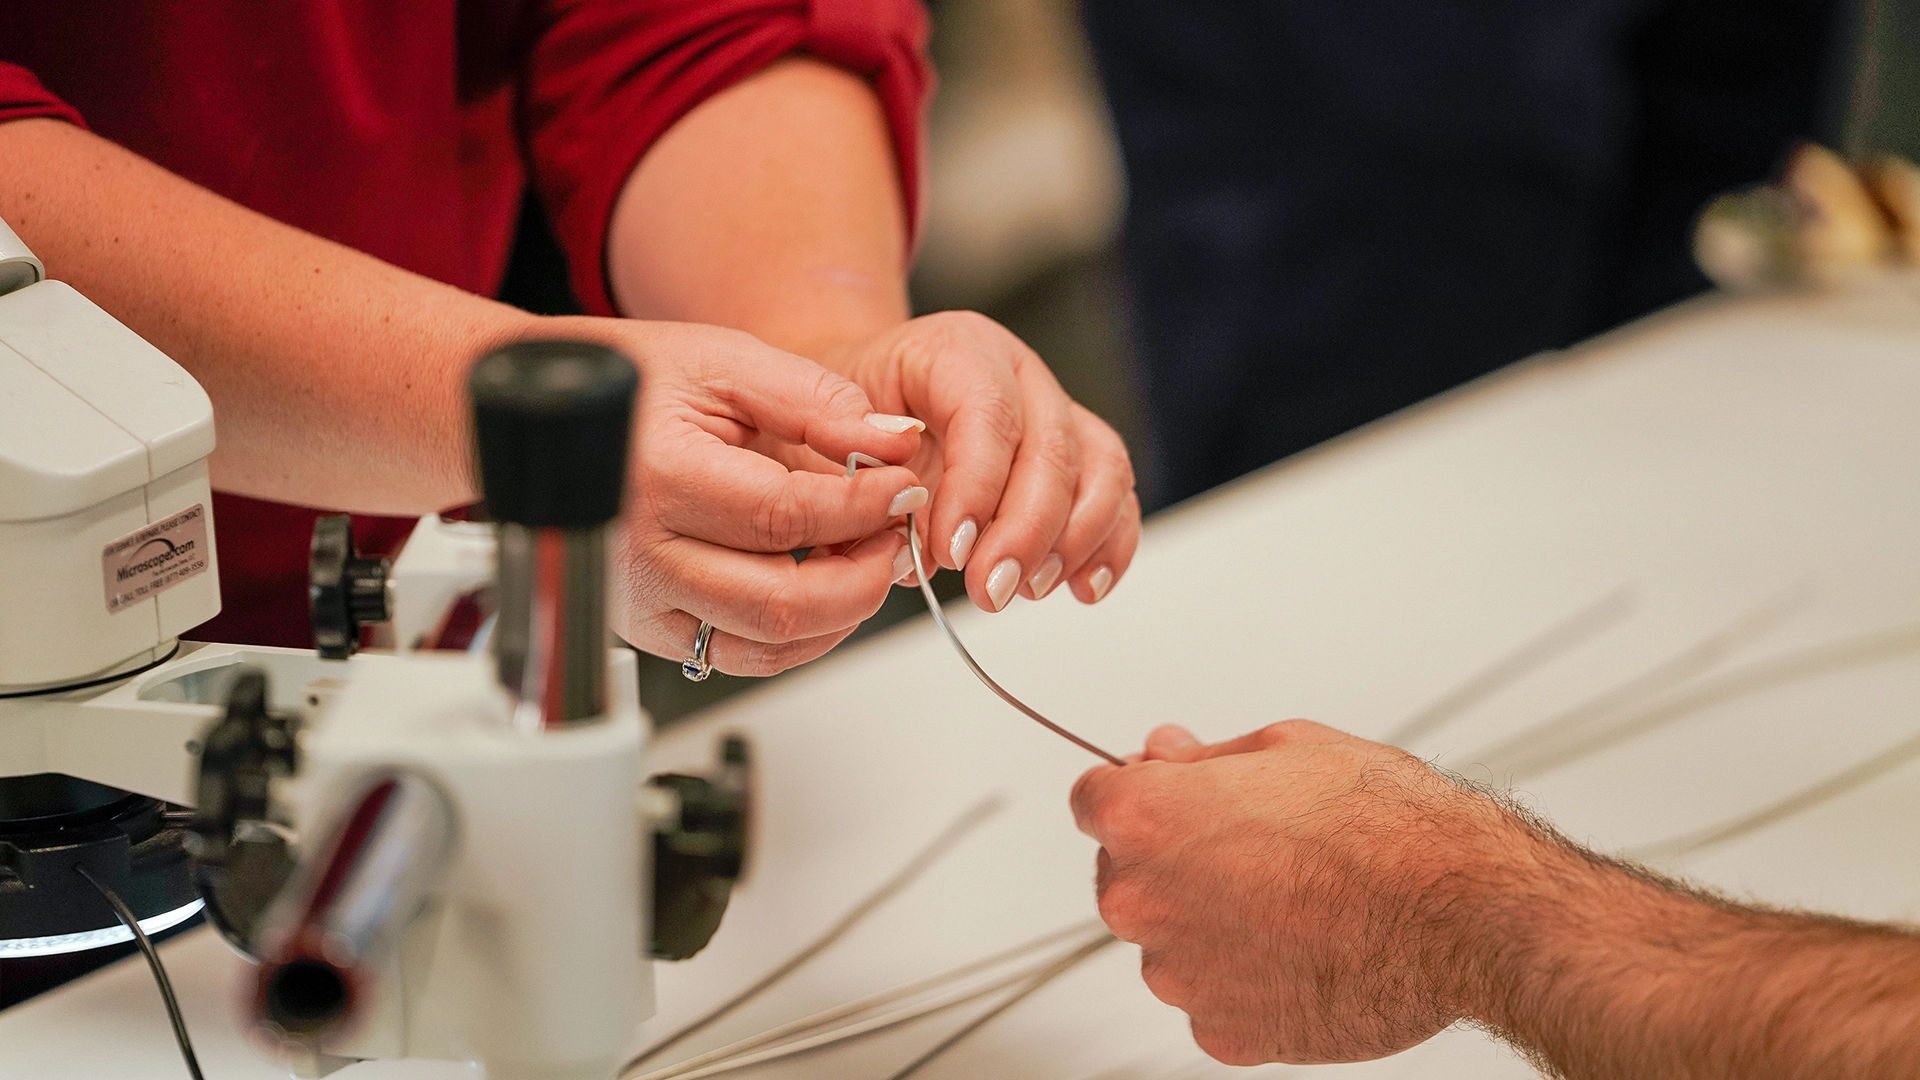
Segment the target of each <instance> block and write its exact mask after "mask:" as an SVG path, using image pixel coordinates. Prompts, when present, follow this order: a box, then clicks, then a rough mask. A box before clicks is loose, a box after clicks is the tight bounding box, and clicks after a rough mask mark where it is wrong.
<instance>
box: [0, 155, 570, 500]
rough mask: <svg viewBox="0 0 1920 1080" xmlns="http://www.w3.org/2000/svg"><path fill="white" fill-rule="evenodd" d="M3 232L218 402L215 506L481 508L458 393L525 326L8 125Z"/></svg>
mask: <svg viewBox="0 0 1920 1080" xmlns="http://www.w3.org/2000/svg"><path fill="white" fill-rule="evenodd" d="M0 218H4V219H5V220H6V221H7V222H8V223H9V224H11V225H12V226H13V228H14V230H15V231H16V232H18V233H19V234H20V237H21V238H22V239H23V240H25V241H26V242H27V244H28V245H29V246H30V247H32V248H33V249H34V252H35V253H36V254H38V255H39V256H40V258H41V260H42V261H43V262H45V263H46V265H47V271H48V273H49V275H50V276H52V277H55V278H58V279H60V280H62V281H65V282H67V283H69V284H71V285H73V287H74V288H76V289H78V290H80V292H82V293H84V294H85V295H86V296H87V297H88V298H89V299H91V300H93V301H94V302H95V303H97V304H99V305H100V306H101V307H102V308H104V309H106V310H107V311H108V312H109V313H110V314H112V315H113V316H114V317H115V318H118V319H119V320H120V321H121V322H123V323H125V324H127V326H129V327H130V328H132V329H133V330H134V331H135V332H137V333H139V334H140V335H141V336H142V337H144V338H146V339H147V340H148V341H151V342H152V343H153V344H154V345H156V346H158V347H159V348H160V349H161V350H162V351H164V352H166V353H167V354H168V355H169V356H172V357H173V358H174V359H175V360H177V361H178V362H179V363H180V364H181V365H182V366H184V367H185V368H187V370H188V371H190V372H192V373H193V376H194V377H195V378H196V379H198V380H199V381H200V383H201V384H202V385H203V386H204V387H205V388H206V390H207V392H208V394H209V395H210V396H211V397H212V398H213V401H214V403H215V407H216V417H215V422H216V426H217V432H218V437H219V449H217V450H216V451H215V453H214V457H213V462H212V466H213V478H214V483H215V485H216V486H218V487H220V488H221V489H222V490H226V491H232V492H236V493H239V494H244V495H252V496H257V497H264V498H272V499H278V500H282V501H289V502H299V503H306V504H311V505H316V506H326V507H340V508H348V509H353V510H358V511H364V512H381V513H396V514H413V513H424V512H428V511H431V510H434V509H438V508H442V507H445V506H449V505H453V504H457V503H460V502H463V501H466V500H469V499H471V498H472V497H473V482H472V478H471V476H470V475H469V468H470V467H469V464H468V454H467V453H466V449H465V448H466V443H467V432H466V426H465V424H466V422H465V419H464V406H463V403H462V390H461V380H462V377H463V375H464V372H465V370H466V367H467V365H468V364H469V363H471V362H472V360H473V358H474V357H475V356H476V355H478V354H479V353H481V352H482V351H484V350H486V349H487V348H489V347H491V346H493V345H495V344H497V343H499V342H501V341H504V340H507V339H510V338H512V337H515V336H520V335H524V334H527V333H529V332H531V330H532V328H533V327H534V326H535V325H536V321H535V320H534V319H533V318H532V317H531V316H527V315H524V314H523V313H520V312H518V311H515V310H514V309H512V308H510V307H507V306H505V305H503V304H497V303H494V302H493V301H490V300H486V299H483V298H481V297H477V296H474V295H472V294H470V293H466V292H462V291H461V290H459V289H456V288H453V287H451V286H448V285H443V284H440V283H438V282H435V281H432V280H430V279H427V278H424V277H421V276H419V275H417V274H412V273H409V272H407V271H405V270H401V269H399V268H398V267H395V266H393V265H391V264H388V263H385V262H382V261H380V260H378V259H375V258H373V257H372V256H369V255H365V254H362V253H360V252H357V251H354V250H352V249H351V248H347V247H344V246H342V245H340V244H336V243H333V242H331V241H328V240H324V239H321V238H320V237H317V236H314V235H312V234H310V233H306V232H303V231H301V230H299V229H296V228H293V227H291V226H288V225H284V224H281V223H279V222H276V221H274V220H272V219H270V218H267V217H265V216H264V215H261V214H258V213H255V212H254V211H252V210H248V209H246V208H245V207H242V206H239V205H238V204H235V203H233V202H230V201H229V200H227V199H224V198H222V197H220V196H218V195H215V194H214V193H212V192H210V191H207V190H206V189H204V188H201V187H199V186H197V185H195V184H192V183H190V182H188V181H186V180H184V179H182V178H180V177H178V176H176V175H174V174H172V173H170V172H168V171H166V170H165V169H162V168H160V167H159V166H156V165H154V164H152V163H151V162H148V161H146V160H145V159H143V158H140V157H139V156H137V155H135V154H132V153H130V152H128V151H126V150H124V149H122V148H120V147H118V146H116V145H114V144H113V143H111V142H108V141H107V140H105V139H101V138H99V137H97V136H94V135H92V134H89V133H88V132H85V131H82V130H80V129H79V128H76V127H73V126H72V125H69V124H65V123H62V122H59V121H55V120H22V121H16V122H14V123H8V124H0Z"/></svg>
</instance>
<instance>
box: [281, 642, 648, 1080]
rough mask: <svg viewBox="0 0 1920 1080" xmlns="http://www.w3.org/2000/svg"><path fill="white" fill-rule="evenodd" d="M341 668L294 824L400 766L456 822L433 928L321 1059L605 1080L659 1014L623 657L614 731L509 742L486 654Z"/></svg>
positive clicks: (414, 657) (615, 688) (506, 1078)
mask: <svg viewBox="0 0 1920 1080" xmlns="http://www.w3.org/2000/svg"><path fill="white" fill-rule="evenodd" d="M342 666H343V667H344V669H345V670H344V674H345V676H346V678H345V686H344V688H343V689H342V690H341V691H340V692H339V695H338V696H337V697H335V698H334V699H333V700H332V702H331V703H329V704H328V705H327V706H326V707H325V709H324V711H323V712H322V713H321V714H320V715H319V716H318V717H317V718H316V719H315V720H314V722H313V723H312V724H311V725H310V727H309V728H308V729H307V731H306V732H304V733H303V734H302V736H301V747H302V753H303V757H304V760H303V763H302V766H301V773H300V776H299V778H298V779H297V781H296V782H295V784H294V785H293V786H292V789H291V790H290V792H289V795H288V801H289V803H290V804H291V805H292V806H293V807H294V811H295V814H294V816H295V820H296V821H297V822H299V823H301V824H303V825H305V824H307V823H311V822H316V821H325V820H330V819H331V818H333V817H334V816H336V813H337V807H336V800H337V799H338V797H339V795H340V793H341V792H343V791H345V790H350V789H351V787H352V784H353V782H354V781H355V780H356V779H358V778H359V777H361V776H364V775H365V774H366V773H367V772H368V771H369V770H373V769H380V768H384V767H389V766H399V767H404V768H407V769H410V770H414V771H416V772H418V773H420V774H422V775H424V776H426V777H428V778H430V779H431V780H432V781H433V782H434V784H435V785H436V786H437V787H438V788H439V789H440V790H441V791H443V792H445V793H446V794H447V796H448V797H449V798H450V799H451V800H452V802H453V804H454V808H455V813H456V815H457V818H458V823H457V838H456V841H455V844H456V851H455V854H454V857H453V862H452V864H451V866H450V868H449V870H448V872H447V875H446V878H445V880H444V883H443V886H442V889H441V893H440V896H439V903H438V905H437V911H436V912H435V913H434V914H433V915H432V916H431V917H423V918H421V919H419V920H418V922H417V923H416V925H415V926H414V927H413V928H412V930H411V931H410V932H409V934H408V938H407V940H406V941H405V942H404V943H403V945H402V947H401V949H400V957H399V959H398V960H397V965H398V970H394V971H391V972H389V973H387V976H386V977H385V978H384V979H382V985H381V987H380V988H379V989H378V990H377V991H376V1002H377V1003H376V1004H375V1006H374V1013H375V1015H373V1016H370V1017H368V1018H367V1020H366V1022H365V1023H363V1024H362V1025H361V1026H360V1028H359V1030H357V1031H355V1032H352V1033H350V1038H349V1040H348V1041H344V1042H340V1043H335V1044H332V1045H329V1046H327V1047H326V1050H327V1052H329V1053H332V1054H337V1055H339V1056H342V1057H359V1058H365V1057H379V1058H399V1057H416V1058H440V1059H451V1060H472V1061H479V1062H481V1063H483V1064H484V1065H485V1067H486V1075H487V1077H488V1080H608V1078H610V1077H612V1076H613V1073H614V1070H615V1067H616V1066H617V1065H618V1063H619V1061H620V1057H621V1052H622V1050H623V1049H624V1048H625V1046H626V1044H627V1042H628V1040H629V1039H630V1038H631V1037H632V1035H633V1032H634V1028H635V1027H636V1026H637V1025H638V1024H639V1023H640V1021H641V1020H644V1019H645V1018H646V1017H648V1016H649V1015H651V1014H652V1011H653V984H652V967H651V964H650V962H649V960H648V959H647V958H646V955H645V951H646V948H647V941H648V934H647V928H646V917H647V912H648V909H647V906H646V905H645V904H643V903H642V898H643V897H646V896H650V895H651V892H650V890H649V888H648V885H647V874H646V872H645V871H646V863H645V860H646V858H647V852H648V849H647V848H645V847H644V846H643V844H642V839H643V838H642V834H641V826H640V821H639V809H638V805H637V802H638V792H639V791H640V752H641V745H642V740H643V732H644V729H645V723H644V720H643V718H642V713H641V711H640V702H639V695H638V687H637V680H636V678H635V671H636V666H635V663H634V658H633V654H632V653H631V652H630V651H628V650H625V649H620V650H616V651H615V653H614V654H613V657H612V671H611V673H610V674H611V679H610V684H611V689H612V694H611V697H612V700H611V702H610V704H609V714H608V717H607V719H605V720H603V721H599V722H596V723H588V724H582V725H578V726H575V727H569V728H566V729H561V730H554V731H540V732H525V731H520V730H517V729H516V728H515V727H514V725H513V721H512V715H511V714H512V708H511V704H510V703H509V701H508V700H507V698H506V695H505V694H504V693H503V692H502V691H501V690H500V688H499V686H498V684H497V683H496V682H495V680H494V674H493V666H492V663H491V661H490V659H489V658H488V657H486V656H484V655H467V654H461V653H431V652H427V653H414V654H411V655H407V656H397V657H396V656H384V655H379V654H374V653H361V654H359V655H357V656H355V657H354V658H353V659H352V660H350V661H348V662H347V663H346V664H345V665H342Z"/></svg>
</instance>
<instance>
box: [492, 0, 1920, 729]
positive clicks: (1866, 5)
mask: <svg viewBox="0 0 1920 1080" xmlns="http://www.w3.org/2000/svg"><path fill="white" fill-rule="evenodd" d="M928 8H929V11H930V12H931V14H932V16H933V20H934V28H935V29H934V34H933V38H932V51H933V58H934V61H935V64H936V66H937V68H938V70H939V77H940V81H939V90H938V93H937V95H936V97H935V99H934V101H933V104H932V108H931V113H930V117H929V120H930V124H929V142H930V151H929V152H930V157H929V169H928V176H929V180H928V190H927V197H928V204H927V214H926V218H925V220H926V232H925V236H924V238H923V242H922V248H921V252H920V256H919V260H918V262H917V264H916V269H915V273H914V278H913V296H914V302H915V307H916V309H917V310H918V311H919V312H923V313H924V312H929V311H938V310H943V309H949V308H966V309H974V310H979V311H982V312H984V313H986V314H988V315H989V316H992V317H993V318H995V319H997V320H998V321H1000V322H1001V323H1003V324H1004V325H1006V326H1007V327H1009V328H1010V329H1011V330H1013V331H1014V332H1015V333H1016V334H1018V335H1019V336H1020V337H1021V338H1023V339H1024V340H1025V341H1026V342H1027V343H1028V344H1030V345H1031V346H1033V347H1034V348H1035V349H1036V350H1037V351H1038V352H1039V353H1040V355H1041V356H1043V357H1044V358H1045V359H1046V360H1047V361H1048V363H1049V364H1051V365H1052V367H1053V368H1054V370H1055V371H1056V372H1057V373H1058V375H1059V377H1060V380H1061V382H1062V383H1063V384H1064V385H1065V386H1066V388H1067V389H1068V391H1069V392H1070V393H1072V394H1073V396H1074V397H1075V398H1077V399H1078V400H1080V401H1081V402H1082V403H1084V404H1085V405H1087V406H1088V407H1089V408H1091V409H1092V410H1094V411H1095V412H1096V413H1098V414H1100V415H1101V416H1102V417H1104V418H1105V419H1106V420H1107V421H1108V422H1109V423H1111V424H1112V425H1113V426H1114V427H1115V428H1116V429H1117V430H1118V431H1119V432H1120V433H1121V435H1122V436H1123V437H1124V438H1125V439H1126V441H1127V444H1128V446H1129V447H1130V449H1131V450H1132V452H1133V455H1134V460H1135V462H1136V467H1137V470H1138V472H1139V474H1140V478H1141V481H1140V483H1141V495H1142V499H1143V502H1144V504H1145V505H1146V506H1147V507H1148V508H1149V510H1150V511H1152V510H1159V509H1162V508H1165V507H1166V506H1169V505H1172V504H1174V503H1176V502H1178V501H1180V500H1182V499H1186V498H1189V497H1191V496H1193V495H1195V494H1198V493H1200V492H1202V491H1205V490H1207V489H1209V488H1211V487H1213V486H1215V485H1217V484H1220V483H1223V482H1226V481H1228V480H1231V479H1232V478H1234V477H1236V476H1238V475H1241V474H1244V473H1246V472H1248V471H1251V470H1253V469H1256V468H1259V467H1261V466H1263V465H1265V464H1267V463H1269V462H1272V461H1275V460H1278V459H1280V458H1282V457H1285V456H1287V455H1289V454H1292V453H1295V452H1298V451H1300V450H1302V449H1305V448H1307V447H1310V446H1313V445H1315V444H1318V443H1320V442H1322V441H1324V440H1326V439H1329V438H1333V437H1336V436H1338V435H1340V434H1341V433H1343V432H1345V431H1348V430H1351V429H1353V428H1355V427H1357V426H1359V425H1362V424H1365V423H1367V422H1369V421H1371V420H1373V419H1376V418H1378V417H1380V416H1384V415H1386V414H1388V413H1390V412H1393V411H1395V410H1397V409H1400V408H1403V407H1405V406H1407V405H1410V404H1412V403H1414V402H1416V401H1419V400H1421V399H1423V398H1426V397H1429V396H1431V395H1433V394H1435V393H1438V392H1441V391H1443V390H1445V389H1447V388H1449V387H1451V386H1455V385H1458V384H1459V383H1462V382H1465V381H1467V380H1470V379H1472V378H1475V377H1477V376H1479V375H1481V374H1484V373H1486V372H1488V371H1491V370H1493V369H1495V368H1497V367H1500V366H1503V365H1505V364H1507V363H1510V362H1512V361H1515V360H1518V359H1521V358H1523V357H1525V356H1528V355H1531V354H1533V353H1536V352H1539V351H1541V350H1544V349H1552V348H1558V347H1563V346H1566V345H1570V344H1572V343H1574V342H1576V341H1579V340H1581V339H1584V338H1587V337H1590V336H1592V335H1594V334H1596V333H1599V332H1601V331H1604V330H1606V329H1608V328H1611V327H1613V326H1616V325H1619V324H1621V323H1623V322H1626V321H1628V320H1631V319H1633V318H1636V317H1638V316H1640V315H1643V314H1645V313H1647V312H1650V311H1653V310H1656V309H1658V308H1661V307H1664V306H1667V305H1670V304H1672V303H1674V302H1677V301H1680V300H1683V299H1686V298H1687V297H1689V296H1692V295H1695V294H1697V293H1700V292H1702V291H1704V290H1706V289H1707V288H1708V287H1709V282H1708V281H1707V279H1706V278H1705V277H1704V276H1703V275H1702V274H1701V272H1700V270H1699V269H1697V267H1696V265H1695V260H1694V258H1693V253H1692V246H1691V244H1692V236H1693V229H1694V223H1695V220H1696V219H1697V218H1698V217H1699V215H1700V212H1701V209H1702V208H1703V207H1704V206H1706V205H1707V204H1708V203H1709V202H1710V201H1711V200H1712V199H1713V198H1714V197H1715V196H1716V195H1720V194H1723V193H1725V192H1728V191H1732V190H1737V189H1742V188H1748V187H1752V186H1753V185H1757V184H1760V183H1763V182H1765V181H1766V180H1768V179H1769V178H1770V177H1772V176H1775V175H1776V174H1777V173H1778V172H1779V170H1780V169H1781V167H1782V164H1783V162H1785V161H1786V160H1788V158H1789V156H1790V155H1791V154H1792V153H1793V152H1794V150H1795V148H1796V147H1797V146H1799V145H1801V144H1802V143H1804V142H1807V141H1817V142H1822V143H1825V144H1827V145H1830V146H1834V147H1836V148H1839V149H1841V150H1843V151H1849V150H1853V151H1857V150H1859V149H1860V148H1861V147H1863V146H1866V145H1869V144H1873V145H1893V146H1896V147H1899V148H1903V149H1906V150H1907V151H1908V152H1909V154H1911V152H1912V149H1913V143H1914V141H1915V139H1914V135H1915V129H1916V124H1920V111H1916V110H1915V109H1910V108H1907V107H1906V105H1907V104H1910V103H1912V104H1920V92H1916V91H1920V64H1916V59H1917V58H1920V0H1340V2H1339V3H1327V2H1326V0H1257V2H1256V0H1210V2H1208V3H1205V4H1194V3H1187V2H1181V0H1086V2H1085V3H1084V4H1082V3H1077V2H1075V0H932V2H930V3H929V4H928ZM563 269H564V267H563V263H562V261H561V256H560V254H559V252H558V250H557V248H556V247H554V246H553V245H552V242H551V240H550V239H549V238H547V237H546V236H545V233H544V228H543V226H542V224H541V222H540V221H539V217H538V211H537V209H535V208H533V207H532V206H531V205H530V206H529V208H528V211H527V215H526V219H525V220H524V221H523V227H522V232H521V238H520V241H519V244H518V245H517V248H516V253H515V258H514V263H513V267H512V269H511V270H510V272H509V278H508V283H507V286H506V289H505V296H506V298H508V299H511V300H513V301H514V302H516V303H520V304H521V305H522V306H526V307H529V308H532V309H534V310H554V311H557V310H566V307H567V305H568V304H569V303H570V300H569V298H567V297H566V296H565V284H564V283H565V274H564V272H563ZM942 577H943V578H950V577H953V575H951V574H946V573H944V572H943V575H942ZM938 587H939V589H940V591H941V593H942V594H943V595H944V596H948V597H953V598H954V600H955V602H960V603H964V602H965V600H964V597H963V595H962V593H961V590H960V588H959V583H958V582H957V580H943V581H941V582H939V583H938ZM1056 602H1069V601H1065V600H1056ZM923 610H924V609H923V605H922V603H921V601H920V599H919V597H918V595H917V594H916V593H912V592H910V591H909V590H905V589H896V590H895V591H894V596H893V599H892V600H891V601H890V602H889V603H888V604H887V606H886V608H884V609H883V610H882V612H881V614H880V615H879V616H877V617H876V618H875V619H874V620H872V621H871V622H870V623H869V625H868V626H867V627H865V628H863V630H862V633H863V634H865V633H871V632H875V631H877V630H878V629H881V628H884V627H885V626H888V625H891V624H892V623H894V622H896V621H898V620H900V619H903V618H908V617H912V616H915V615H918V614H920V613H921V612H922V611H923ZM755 682H756V680H746V679H736V678H732V677H728V676H724V675H720V674H717V673H716V675H715V676H714V677H713V678H712V679H711V680H709V681H708V682H706V683H701V684H694V683H688V682H686V681H684V680H683V679H682V678H681V677H680V675H679V673H678V668H677V664H676V663H674V662H671V661H665V660H658V659H656V658H651V657H643V665H642V687H641V690H642V697H643V699H644V700H645V701H646V704H647V706H648V708H649V709H650V710H651V711H652V712H653V714H654V716H655V718H656V720H657V721H659V722H662V723H670V722H672V721H673V720H674V719H676V718H678V717H681V716H684V715H686V714H687V713H689V712H691V711H694V710H697V709H699V708H702V707H704V706H705V705H708V704H711V703H712V702H714V701H716V700H718V699H720V698H722V697H725V696H727V695H729V694H731V693H735V692H738V691H739V690H741V689H743V688H745V687H748V686H751V685H754V684H755Z"/></svg>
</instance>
